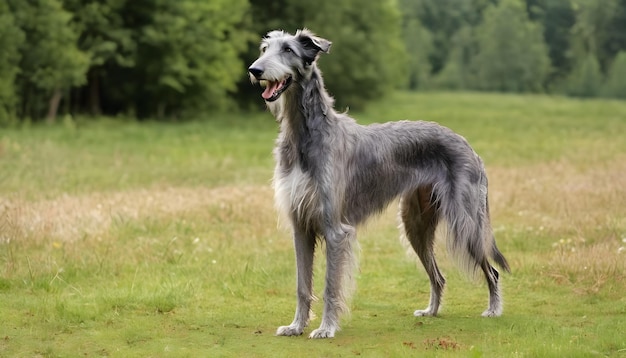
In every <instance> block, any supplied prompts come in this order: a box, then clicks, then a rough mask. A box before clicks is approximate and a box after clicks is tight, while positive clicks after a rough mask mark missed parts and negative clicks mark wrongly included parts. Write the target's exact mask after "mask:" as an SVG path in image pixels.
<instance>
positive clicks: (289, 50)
mask: <svg viewBox="0 0 626 358" xmlns="http://www.w3.org/2000/svg"><path fill="white" fill-rule="evenodd" d="M283 51H285V52H288V53H289V52H293V50H292V49H291V47H285V48H284V49H283Z"/></svg>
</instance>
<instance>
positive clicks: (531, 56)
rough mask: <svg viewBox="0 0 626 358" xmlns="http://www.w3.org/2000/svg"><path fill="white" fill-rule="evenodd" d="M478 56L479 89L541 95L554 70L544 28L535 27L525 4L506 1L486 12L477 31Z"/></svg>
mask: <svg viewBox="0 0 626 358" xmlns="http://www.w3.org/2000/svg"><path fill="white" fill-rule="evenodd" d="M476 37H477V41H478V53H477V54H476V56H475V57H474V58H473V59H472V67H473V69H474V71H475V73H476V83H475V84H473V86H475V87H476V88H479V89H483V90H489V91H504V92H538V91H541V90H542V89H543V82H544V79H545V78H546V75H547V74H548V71H549V69H550V67H549V66H550V62H549V57H548V52H547V48H546V45H545V43H544V42H543V36H542V33H541V28H540V27H539V26H538V25H537V24H535V23H532V22H531V21H530V20H529V19H528V16H527V14H526V10H525V8H524V4H523V3H522V1H521V0H502V1H500V3H499V4H498V5H497V6H490V7H488V8H487V10H486V11H485V15H484V21H483V23H482V24H481V25H479V26H478V27H477V28H476Z"/></svg>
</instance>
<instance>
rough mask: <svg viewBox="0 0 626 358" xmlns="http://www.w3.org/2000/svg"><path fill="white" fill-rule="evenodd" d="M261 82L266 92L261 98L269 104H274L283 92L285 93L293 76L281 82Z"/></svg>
mask: <svg viewBox="0 0 626 358" xmlns="http://www.w3.org/2000/svg"><path fill="white" fill-rule="evenodd" d="M260 82H261V86H265V90H264V91H263V93H262V94H261V97H263V99H265V100H266V101H267V102H274V101H275V100H277V99H278V97H280V95H281V94H282V93H283V92H285V90H286V89H287V87H289V85H290V84H291V82H292V79H291V76H287V77H286V78H285V79H283V80H280V81H270V80H261V81H260Z"/></svg>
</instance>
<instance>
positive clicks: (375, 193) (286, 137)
mask: <svg viewBox="0 0 626 358" xmlns="http://www.w3.org/2000/svg"><path fill="white" fill-rule="evenodd" d="M330 45H331V43H330V41H328V40H325V39H322V38H320V37H317V36H315V35H314V34H313V33H312V32H310V31H309V30H306V29H304V30H299V31H297V32H296V34H295V35H291V34H289V33H286V32H283V31H272V32H270V33H268V34H267V35H266V36H265V37H264V38H263V40H262V42H261V55H260V57H259V58H258V59H257V60H256V61H255V62H254V63H253V64H252V65H251V66H250V68H249V69H248V70H249V72H250V78H251V80H252V81H253V82H256V81H265V82H266V83H267V86H268V88H269V89H268V90H266V91H265V92H264V94H263V96H264V98H266V101H267V105H268V107H269V109H270V111H271V112H272V114H273V115H274V116H275V117H276V119H277V121H278V122H279V123H280V134H279V136H278V139H277V141H276V147H275V150H274V155H275V159H276V162H277V163H276V169H275V172H274V179H273V186H274V189H275V201H276V205H277V207H278V209H279V210H280V211H281V212H282V214H283V215H284V216H285V217H286V218H287V221H288V222H289V223H290V224H291V229H292V231H293V238H294V245H295V253H296V266H297V308H296V313H295V317H294V320H293V322H292V323H291V324H290V325H288V326H283V327H279V328H278V330H277V332H276V334H277V335H284V336H291V335H300V334H302V333H303V331H304V328H305V327H306V326H307V325H308V323H309V317H310V309H311V302H312V301H313V300H314V296H313V290H312V287H313V284H312V283H313V257H314V251H315V246H316V241H317V239H323V240H325V244H326V260H327V267H326V286H325V290H324V313H323V315H322V322H321V325H320V327H319V328H318V329H316V330H314V331H313V332H312V333H311V334H310V336H309V337H310V338H326V337H333V336H334V334H335V332H336V331H337V330H338V329H339V317H340V314H342V313H346V312H347V311H348V304H347V300H348V297H349V295H350V293H351V289H352V287H353V281H354V280H353V277H352V275H353V272H354V270H353V268H354V267H355V266H356V258H355V248H356V246H357V243H356V231H355V227H356V226H357V225H359V224H361V223H363V222H364V221H365V220H366V219H367V218H368V217H369V216H371V215H372V214H374V213H378V212H381V211H382V210H383V209H384V208H385V207H386V206H387V204H388V203H389V202H390V201H392V200H393V199H395V198H397V197H400V218H401V221H402V225H401V226H402V227H403V229H404V232H405V235H406V237H407V239H408V241H409V242H410V244H411V246H412V247H413V249H414V250H415V252H416V253H417V255H418V257H419V258H420V260H421V262H422V263H423V265H424V267H425V269H426V272H427V274H428V276H429V278H430V281H431V295H430V303H429V305H428V307H427V308H426V309H424V310H418V311H415V312H414V314H415V315H416V316H434V315H436V314H437V312H438V309H439V305H440V302H441V295H442V291H443V288H444V284H445V279H444V277H443V275H442V274H441V272H440V271H439V269H438V267H437V263H436V261H435V256H434V252H433V242H434V234H435V229H436V227H437V224H438V223H439V222H445V223H446V224H447V232H448V235H447V237H448V240H447V242H448V248H449V250H450V251H451V252H452V253H453V254H455V255H456V256H457V257H458V258H460V260H461V262H462V263H463V264H462V268H464V269H466V270H467V271H469V272H473V271H476V270H477V269H478V268H480V269H481V270H482V272H483V273H484V274H485V278H486V280H487V284H488V287H489V306H488V308H487V310H486V311H485V312H484V313H483V316H499V315H500V314H501V313H502V301H501V298H500V289H499V284H498V279H499V274H498V272H497V271H496V269H495V268H493V267H492V266H491V264H490V263H489V261H488V259H489V258H491V259H492V260H494V261H495V262H496V263H497V264H498V265H500V266H501V267H502V268H504V269H505V270H506V271H509V266H508V263H507V261H506V259H505V258H504V256H503V255H502V254H501V253H500V252H499V251H498V248H497V247H496V244H495V240H494V237H493V233H492V231H491V225H490V221H489V209H488V204H487V177H486V174H485V170H484V167H483V163H482V161H481V159H480V158H479V157H478V155H477V154H476V153H475V152H474V151H473V150H472V148H471V147H470V146H469V144H468V143H467V141H466V140H465V139H464V138H463V137H461V136H460V135H458V134H455V133H454V132H453V131H451V130H450V129H448V128H445V127H442V126H440V125H438V124H436V123H432V122H422V121H415V122H412V121H401V122H389V123H384V124H372V125H369V126H361V125H359V124H357V123H356V122H355V121H354V119H352V118H350V117H349V116H348V115H346V114H343V113H337V112H335V110H334V109H333V99H332V98H331V97H330V96H329V95H328V93H327V92H326V89H325V87H324V82H323V79H322V75H321V72H320V70H319V69H318V67H317V65H316V60H317V57H318V55H319V54H320V53H322V52H328V51H329V49H330Z"/></svg>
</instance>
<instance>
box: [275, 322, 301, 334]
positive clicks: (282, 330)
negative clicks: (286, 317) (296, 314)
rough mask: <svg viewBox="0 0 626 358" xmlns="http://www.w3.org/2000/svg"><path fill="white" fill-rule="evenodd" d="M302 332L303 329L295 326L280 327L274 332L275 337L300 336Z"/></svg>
mask: <svg viewBox="0 0 626 358" xmlns="http://www.w3.org/2000/svg"><path fill="white" fill-rule="evenodd" d="M303 332H304V328H303V327H298V326H296V325H293V324H292V325H289V326H280V327H278V329H277V330H276V335H277V336H300V335H302V333H303Z"/></svg>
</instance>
